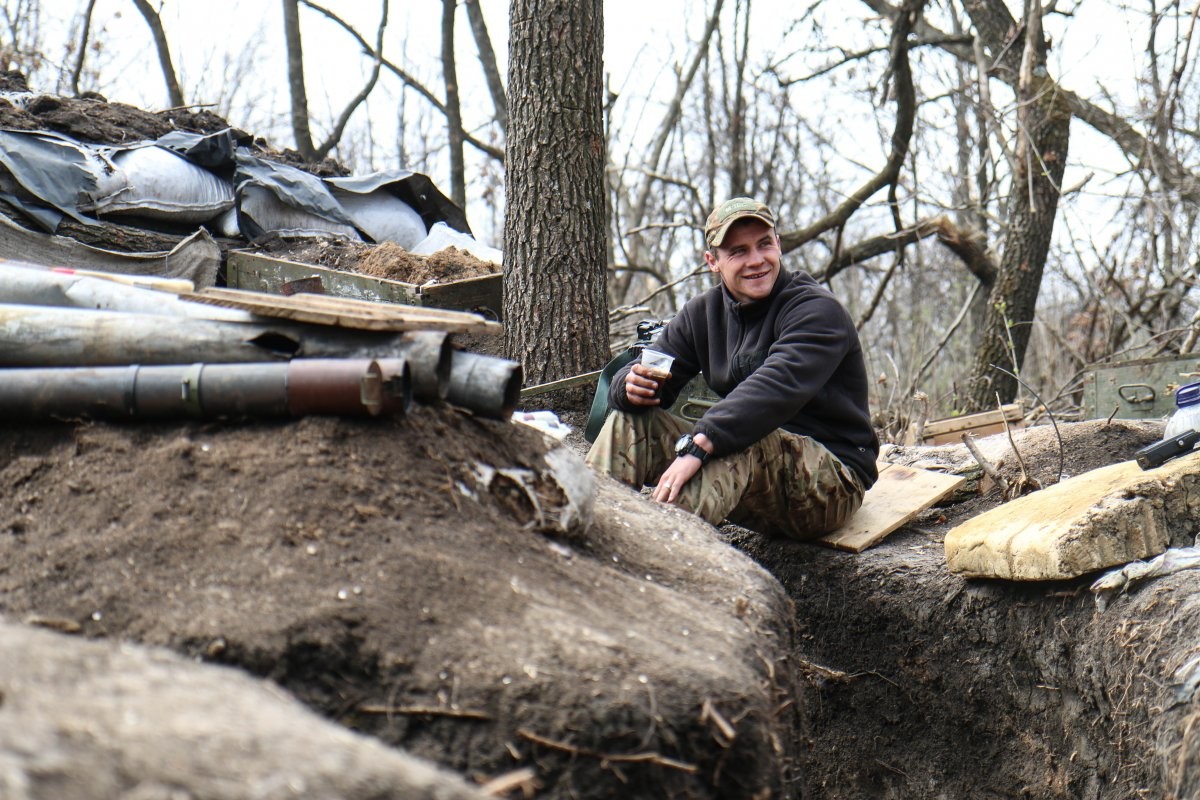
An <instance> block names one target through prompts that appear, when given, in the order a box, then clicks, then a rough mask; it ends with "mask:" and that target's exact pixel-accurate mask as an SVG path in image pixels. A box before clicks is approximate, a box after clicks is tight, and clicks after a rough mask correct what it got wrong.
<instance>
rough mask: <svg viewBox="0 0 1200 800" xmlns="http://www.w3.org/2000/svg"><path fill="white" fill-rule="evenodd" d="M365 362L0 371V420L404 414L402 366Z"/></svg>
mask: <svg viewBox="0 0 1200 800" xmlns="http://www.w3.org/2000/svg"><path fill="white" fill-rule="evenodd" d="M384 374H385V373H384V370H383V369H381V367H380V366H379V364H378V363H377V362H375V361H372V360H369V359H347V360H326V359H298V360H296V361H292V362H290V363H287V364H187V365H169V366H127V367H72V368H65V369H62V368H60V369H55V368H38V369H6V370H0V418H2V419H4V420H5V421H11V420H17V419H48V418H75V417H85V416H86V417H96V418H104V419H118V420H122V419H124V420H128V419H162V418H181V417H182V418H186V417H203V418H214V417H247V416H260V417H286V416H302V415H305V414H336V415H372V416H374V415H377V414H380V413H403V412H404V411H405V410H407V406H406V402H407V401H406V398H411V385H410V384H409V383H408V381H407V379H406V375H405V370H404V365H403V364H402V363H396V362H395V361H393V362H392V363H390V364H389V365H388V370H387V375H388V376H389V378H388V380H387V381H385V380H384Z"/></svg>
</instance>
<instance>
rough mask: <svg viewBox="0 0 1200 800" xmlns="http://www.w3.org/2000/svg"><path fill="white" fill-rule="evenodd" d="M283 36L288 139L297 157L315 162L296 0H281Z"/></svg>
mask: <svg viewBox="0 0 1200 800" xmlns="http://www.w3.org/2000/svg"><path fill="white" fill-rule="evenodd" d="M283 35H284V41H285V42H286V44H287V74H288V92H289V93H290V95H291V98H292V136H293V137H294V138H295V140H296V150H297V151H298V152H299V153H300V155H301V157H303V158H305V159H306V160H308V161H315V160H316V155H317V151H316V148H314V147H313V143H312V130H311V128H310V126H309V121H308V93H307V92H306V91H305V89H304V51H303V48H302V47H301V45H300V8H299V4H298V2H297V0H283Z"/></svg>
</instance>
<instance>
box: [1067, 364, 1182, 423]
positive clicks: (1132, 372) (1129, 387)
mask: <svg viewBox="0 0 1200 800" xmlns="http://www.w3.org/2000/svg"><path fill="white" fill-rule="evenodd" d="M1088 369H1089V374H1088V376H1087V380H1086V382H1085V383H1084V389H1083V414H1084V418H1085V419H1107V418H1108V417H1109V416H1113V417H1116V418H1119V419H1159V418H1162V417H1166V416H1168V415H1170V414H1172V413H1173V412H1174V411H1175V390H1176V389H1178V388H1179V387H1180V386H1185V385H1187V384H1189V383H1195V382H1196V381H1200V355H1197V356H1186V357H1182V358H1181V357H1180V356H1163V357H1160V358H1141V359H1136V360H1134V361H1117V362H1114V363H1111V364H1093V365H1091V366H1090V367H1089V368H1088Z"/></svg>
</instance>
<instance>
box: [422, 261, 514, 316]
mask: <svg viewBox="0 0 1200 800" xmlns="http://www.w3.org/2000/svg"><path fill="white" fill-rule="evenodd" d="M417 291H418V292H420V299H421V305H424V306H439V307H441V308H460V309H463V310H466V311H473V312H475V313H476V314H482V315H483V316H484V317H486V318H488V319H495V320H498V319H500V318H501V317H502V316H503V315H504V276H503V275H501V274H500V273H498V272H497V273H495V274H493V275H479V276H476V277H474V278H463V279H462V280H457V281H446V282H445V283H430V284H427V285H425V286H420V287H418V288H417Z"/></svg>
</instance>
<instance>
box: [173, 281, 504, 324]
mask: <svg viewBox="0 0 1200 800" xmlns="http://www.w3.org/2000/svg"><path fill="white" fill-rule="evenodd" d="M180 297H181V298H183V299H184V300H190V301H192V302H195V303H207V304H209V305H215V306H224V307H226V308H240V309H243V310H246V311H250V312H251V313H254V314H258V315H260V316H264V317H276V318H282V319H291V320H295V321H297V322H310V323H315V324H318V325H337V326H339V327H343V328H356V329H359V330H371V331H415V330H425V331H429V330H433V331H449V332H454V333H478V334H494V333H499V332H501V331H503V330H504V328H503V326H501V325H500V323H498V322H490V321H488V320H486V319H484V318H483V317H481V316H480V315H478V314H470V313H467V312H465V311H448V310H445V309H439V308H426V307H424V306H402V305H396V304H393V303H373V302H370V301H366V300H351V299H348V298H345V297H329V296H327V295H320V294H295V295H290V296H284V295H274V294H264V293H261V292H246V291H240V290H236V289H205V290H204V291H202V292H192V293H187V294H181V295H180Z"/></svg>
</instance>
